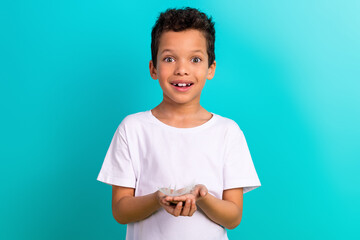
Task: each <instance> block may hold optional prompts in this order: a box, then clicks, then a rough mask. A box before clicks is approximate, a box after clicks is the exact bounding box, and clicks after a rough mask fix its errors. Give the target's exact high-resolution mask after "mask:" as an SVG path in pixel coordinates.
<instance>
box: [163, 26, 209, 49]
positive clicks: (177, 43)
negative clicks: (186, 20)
mask: <svg viewBox="0 0 360 240" xmlns="http://www.w3.org/2000/svg"><path fill="white" fill-rule="evenodd" d="M164 50H170V51H174V52H175V51H187V52H194V51H201V52H203V53H206V38H205V36H204V34H203V33H202V32H201V31H199V30H195V29H188V30H185V31H181V32H174V31H167V32H164V33H163V34H162V35H161V37H160V41H159V54H161V53H162V52H163V51H164Z"/></svg>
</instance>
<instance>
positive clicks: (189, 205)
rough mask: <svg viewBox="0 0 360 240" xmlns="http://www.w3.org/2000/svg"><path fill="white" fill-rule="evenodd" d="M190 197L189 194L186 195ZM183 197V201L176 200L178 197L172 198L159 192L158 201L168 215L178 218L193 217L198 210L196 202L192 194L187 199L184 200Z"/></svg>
mask: <svg viewBox="0 0 360 240" xmlns="http://www.w3.org/2000/svg"><path fill="white" fill-rule="evenodd" d="M186 195H188V194H186ZM183 196H185V195H182V196H179V197H182V198H181V199H183V200H177V199H175V198H178V197H171V196H167V195H165V194H164V193H162V192H160V191H157V200H158V202H159V204H160V206H161V207H163V208H164V209H165V210H166V211H167V212H168V213H170V214H171V215H173V216H175V217H178V216H189V217H191V216H192V215H193V214H194V212H195V211H196V210H197V208H196V200H195V199H194V198H192V197H191V196H192V194H190V196H188V197H187V198H184V197H183Z"/></svg>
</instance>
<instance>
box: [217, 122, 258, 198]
mask: <svg viewBox="0 0 360 240" xmlns="http://www.w3.org/2000/svg"><path fill="white" fill-rule="evenodd" d="M233 123H234V124H233V125H232V126H231V128H230V129H229V131H228V139H227V141H226V144H227V145H226V148H225V160H224V161H225V162H224V182H223V184H224V186H223V189H224V190H226V189H231V188H243V193H246V192H249V191H251V190H253V189H255V188H257V187H259V186H261V184H260V180H259V178H258V175H257V173H256V170H255V167H254V163H253V161H252V159H251V155H250V151H249V148H248V145H247V143H246V140H245V136H244V134H243V132H242V131H241V129H240V128H239V126H238V125H237V123H236V122H233Z"/></svg>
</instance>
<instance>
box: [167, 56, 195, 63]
mask: <svg viewBox="0 0 360 240" xmlns="http://www.w3.org/2000/svg"><path fill="white" fill-rule="evenodd" d="M169 58H172V57H166V58H164V59H163V60H164V61H165V62H168V61H166V59H169ZM193 59H199V61H198V62H195V63H199V62H201V61H202V59H201V58H199V57H194V58H193Z"/></svg>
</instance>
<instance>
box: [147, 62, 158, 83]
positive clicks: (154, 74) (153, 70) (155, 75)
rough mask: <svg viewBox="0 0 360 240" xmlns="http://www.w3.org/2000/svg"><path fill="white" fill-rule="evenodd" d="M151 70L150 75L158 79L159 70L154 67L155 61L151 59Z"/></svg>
mask: <svg viewBox="0 0 360 240" xmlns="http://www.w3.org/2000/svg"><path fill="white" fill-rule="evenodd" d="M149 70H150V76H151V78H152V79H154V80H156V79H158V76H157V70H156V68H155V67H154V63H153V61H152V60H150V62H149Z"/></svg>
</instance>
